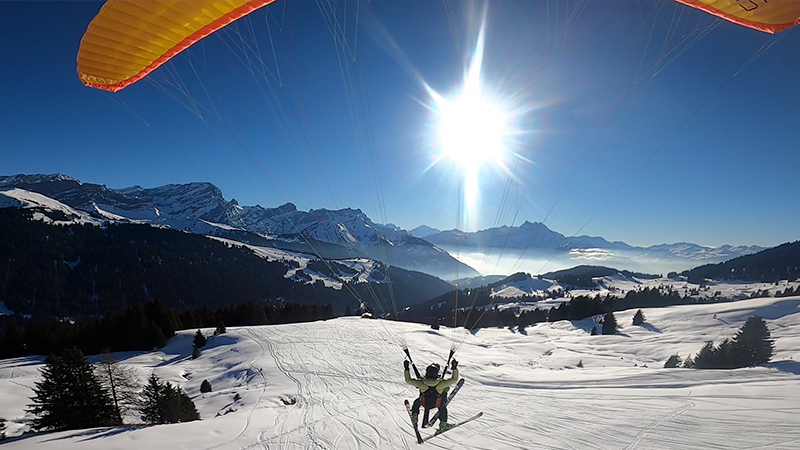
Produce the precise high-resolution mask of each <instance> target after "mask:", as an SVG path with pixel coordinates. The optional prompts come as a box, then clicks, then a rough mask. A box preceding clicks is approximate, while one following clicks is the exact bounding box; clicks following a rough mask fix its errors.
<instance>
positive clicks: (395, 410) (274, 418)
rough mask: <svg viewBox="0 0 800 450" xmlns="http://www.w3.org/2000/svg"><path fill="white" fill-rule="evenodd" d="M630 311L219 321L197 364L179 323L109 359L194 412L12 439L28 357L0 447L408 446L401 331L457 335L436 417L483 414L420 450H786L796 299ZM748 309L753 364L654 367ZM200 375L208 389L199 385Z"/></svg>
mask: <svg viewBox="0 0 800 450" xmlns="http://www.w3.org/2000/svg"><path fill="white" fill-rule="evenodd" d="M634 312H635V311H625V312H618V313H617V314H616V315H617V320H618V322H619V323H620V325H621V331H620V333H619V334H617V335H614V336H590V335H589V330H590V329H591V327H592V325H593V322H592V320H591V319H586V320H585V321H580V322H574V323H570V322H556V323H546V324H538V325H535V326H531V327H529V328H528V330H527V334H519V333H513V332H511V331H509V330H507V329H485V330H480V331H477V332H475V333H467V332H465V331H464V330H452V329H447V328H444V327H443V328H442V329H441V330H438V331H435V330H432V329H430V328H429V327H426V326H422V325H416V324H405V323H398V322H391V321H383V320H368V319H360V318H340V319H336V320H329V321H321V322H315V323H308V324H293V325H279V326H264V327H244V328H229V330H228V333H227V334H225V335H222V336H218V337H213V338H210V339H209V344H208V346H207V347H206V348H204V349H203V353H202V355H201V356H200V358H198V359H197V360H191V358H190V354H191V345H192V344H191V341H192V335H193V334H194V332H195V330H187V331H184V332H181V333H180V334H179V335H178V336H177V337H175V338H173V339H172V340H170V342H169V343H168V345H167V346H166V347H165V348H163V349H161V350H158V351H154V352H147V353H126V354H119V355H118V357H119V359H121V360H122V362H123V363H124V364H127V365H130V366H132V367H135V368H136V369H137V370H138V372H139V376H140V378H141V379H142V380H143V381H144V380H145V379H146V378H147V376H148V375H149V374H150V373H151V372H153V371H154V372H155V373H156V374H158V375H159V376H160V377H161V378H162V379H166V380H168V381H171V382H174V383H177V384H179V385H180V386H182V387H183V388H184V389H185V390H186V392H187V393H188V394H189V395H190V396H192V397H193V398H194V400H195V402H196V404H197V406H198V409H199V411H200V413H201V415H202V418H203V420H202V421H197V422H191V423H185V424H176V425H161V426H133V427H121V428H102V429H93V430H78V431H66V432H59V433H50V434H33V433H31V434H26V435H24V436H21V437H19V436H18V435H19V434H20V432H21V431H22V429H24V428H25V427H26V426H27V425H26V423H27V421H28V420H29V419H30V416H27V415H26V414H25V412H24V408H25V405H26V404H27V403H28V402H29V397H30V396H31V395H32V391H31V387H32V386H33V385H34V383H35V382H36V380H37V379H38V377H39V369H40V367H41V358H19V359H12V360H5V361H0V417H4V418H6V419H7V420H9V434H10V435H12V436H15V437H12V438H11V439H10V440H9V441H6V442H4V443H3V444H2V446H3V447H4V448H8V449H61V448H72V447H74V448H81V449H84V448H85V449H142V448H152V449H162V448H168V449H171V450H178V449H237V450H238V449H409V448H416V447H417V444H416V443H415V440H414V435H413V431H412V429H411V427H410V426H409V421H408V415H407V414H406V411H405V408H404V407H403V399H404V398H413V396H414V389H413V388H411V387H410V386H407V385H405V384H404V383H403V378H402V361H403V354H402V352H401V350H400V346H398V344H397V342H398V341H400V342H402V341H405V342H407V343H408V346H409V349H410V351H411V352H412V356H413V357H414V360H415V362H416V363H417V364H418V365H425V364H427V363H429V362H431V361H438V362H440V363H443V362H444V358H445V357H446V356H447V352H448V350H449V348H450V346H451V344H452V343H453V342H455V343H457V344H459V343H460V344H462V345H461V346H460V348H459V351H458V353H457V355H456V356H457V358H458V359H459V361H460V369H461V373H462V376H463V377H465V378H466V380H467V382H466V384H465V385H464V388H463V389H462V390H461V392H460V393H459V395H458V397H456V399H455V400H454V401H453V403H452V404H451V406H450V415H451V420H452V421H458V420H459V419H464V418H466V417H469V416H471V415H473V414H475V413H477V412H479V411H483V412H484V416H483V417H482V418H481V419H479V420H476V421H474V422H472V423H470V424H467V425H465V426H463V427H460V428H457V429H455V430H453V431H451V432H449V433H447V434H445V435H443V436H439V437H436V438H434V439H431V440H430V441H428V442H427V443H426V444H425V446H428V447H431V448H448V449H487V450H489V449H491V450H495V449H534V448H535V449H601V450H602V449H614V450H618V449H698V448H704V449H708V448H730V449H767V448H768V449H771V450H774V449H797V448H800V389H798V385H800V297H787V298H759V299H752V300H742V301H738V302H733V303H721V304H712V305H691V306H675V307H669V308H661V309H645V310H644V313H645V316H646V318H647V323H646V324H645V326H633V325H631V320H632V316H633V314H634ZM754 314H756V315H760V316H762V317H764V318H765V319H766V321H767V324H768V327H769V329H770V331H771V332H772V337H773V338H774V339H775V342H776V355H775V357H774V358H773V362H772V363H770V364H769V365H767V366H765V367H754V368H748V369H739V370H689V369H664V368H663V364H664V361H665V360H666V359H667V358H668V357H669V356H670V355H672V354H679V355H680V356H681V357H684V358H685V357H686V356H689V355H690V354H694V353H696V352H697V351H698V350H699V349H700V348H701V346H702V345H703V344H704V343H705V342H706V341H708V340H715V341H716V342H719V341H721V340H722V339H723V338H726V337H732V336H733V335H734V334H735V333H736V331H737V330H738V328H739V327H740V326H741V324H742V323H743V322H744V320H745V319H746V318H747V317H748V316H750V315H754ZM211 331H212V330H204V332H206V334H210V332H211ZM580 365H582V366H583V367H582V368H581V367H579V366H580ZM204 379H208V381H209V382H210V383H211V386H212V388H213V389H214V391H213V392H211V393H207V394H201V393H200V392H199V388H200V383H201V382H202V380H204ZM237 394H238V396H239V397H240V398H239V399H238V400H236V398H237ZM225 411H231V412H229V413H228V414H224V413H225ZM218 414H219V415H218ZM428 432H429V431H428V430H423V434H427V433H428Z"/></svg>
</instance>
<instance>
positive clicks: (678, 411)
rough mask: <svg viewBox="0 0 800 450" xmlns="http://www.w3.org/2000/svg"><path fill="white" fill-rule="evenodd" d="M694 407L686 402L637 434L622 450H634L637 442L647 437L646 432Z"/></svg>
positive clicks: (691, 403) (689, 402)
mask: <svg viewBox="0 0 800 450" xmlns="http://www.w3.org/2000/svg"><path fill="white" fill-rule="evenodd" d="M695 406H697V405H695V404H694V403H693V402H691V401H687V402H686V404H685V405H683V406H682V407H681V408H678V409H676V410H675V411H673V412H671V413H669V414H667V415H666V416H664V417H662V418H661V419H659V420H657V421H655V422H653V423H652V424H650V425H649V426H648V427H647V428H645V429H644V430H642V431H640V432H639V434H637V435H636V438H634V440H633V441H632V442H631V443H630V444H628V445H627V446H625V449H624V450H630V449H632V448H635V447H636V446H637V445H638V444H639V441H641V440H642V438H643V437H645V435H647V433H648V432H650V431H652V430H654V429H656V428H658V427H659V426H661V425H662V424H664V423H666V422H667V421H670V420H672V419H673V418H675V417H676V416H679V415H681V414H683V413H684V412H686V411H687V410H688V409H689V408H694V407H695Z"/></svg>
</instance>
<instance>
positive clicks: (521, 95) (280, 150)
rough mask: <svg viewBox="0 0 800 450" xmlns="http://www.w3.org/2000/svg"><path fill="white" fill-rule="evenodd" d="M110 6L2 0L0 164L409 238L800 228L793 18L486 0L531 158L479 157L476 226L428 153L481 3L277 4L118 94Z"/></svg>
mask: <svg viewBox="0 0 800 450" xmlns="http://www.w3.org/2000/svg"><path fill="white" fill-rule="evenodd" d="M101 4H102V3H99V2H88V1H86V2H66V1H63V2H38V1H30V2H27V1H26V2H0V13H1V14H2V16H3V17H4V18H5V24H4V25H3V27H0V45H2V48H3V59H4V64H3V70H2V71H0V77H2V80H0V99H1V100H0V161H2V163H1V164H0V174H2V175H12V174H17V173H28V174H30V173H56V172H60V173H65V174H68V175H71V176H73V177H76V178H78V179H80V180H81V181H84V182H90V183H98V184H105V185H107V186H109V187H112V188H122V187H128V186H132V185H140V186H144V187H154V186H160V185H163V184H169V183H186V182H192V181H208V182H211V183H214V184H215V185H217V186H218V187H219V188H220V189H222V191H223V194H224V196H225V197H226V198H227V199H231V198H235V199H236V200H237V201H238V202H239V203H240V204H243V205H255V204H260V205H262V206H277V205H279V204H282V203H285V202H293V203H295V204H297V206H298V207H299V208H302V209H309V208H341V207H352V208H360V209H362V210H363V211H364V212H365V213H367V214H368V215H369V216H370V217H371V218H372V219H373V220H376V221H380V222H384V221H388V222H391V223H395V224H397V225H399V226H401V227H403V228H406V229H411V228H414V227H416V226H418V225H422V224H426V225H429V226H432V227H436V228H440V229H451V228H454V227H456V226H458V227H460V228H462V229H463V228H467V229H470V230H471V231H473V230H476V229H484V228H488V227H491V226H496V225H502V224H505V225H512V224H513V225H519V224H521V223H522V222H524V221H525V220H528V221H545V223H546V225H548V226H549V227H550V228H552V229H554V230H556V231H558V232H561V233H563V234H566V235H572V234H589V235H598V236H603V237H605V238H607V239H609V240H622V241H625V242H627V243H630V244H633V245H652V244H659V243H665V242H666V243H672V242H679V241H688V242H695V243H699V244H708V245H721V244H757V245H763V246H771V245H777V244H780V243H782V242H787V241H793V240H797V239H798V238H800V229H798V226H797V225H798V224H800V208H798V207H797V193H798V192H800V177H798V176H797V168H798V167H800V151H798V150H797V147H798V145H797V143H796V139H797V124H796V122H797V118H798V117H800V101H798V100H800V88H798V87H797V81H796V80H797V77H798V74H799V73H800V59H798V58H797V54H796V49H797V48H798V47H799V46H800V31H799V30H798V29H790V30H788V31H784V32H782V33H780V34H778V35H775V36H771V35H767V34H764V33H760V32H756V31H753V30H749V29H746V28H743V27H740V26H737V25H733V24H729V23H727V22H723V21H721V20H719V19H716V18H713V17H711V16H709V15H707V14H705V13H702V12H699V11H695V10H693V9H690V8H688V7H685V6H682V5H679V4H677V3H674V2H671V1H667V0H664V1H632V0H628V1H611V0H608V1H593V2H588V4H587V5H581V2H574V1H570V2H564V1H549V2H545V1H522V0H520V1H492V2H490V3H489V5H488V8H487V10H486V11H487V13H486V17H487V21H486V43H485V44H486V50H485V56H484V61H483V76H482V81H483V83H484V85H485V86H486V87H487V88H488V89H491V90H492V91H493V92H495V93H496V95H497V96H498V97H501V98H506V99H510V100H509V101H512V102H513V104H514V105H516V106H517V107H519V108H521V109H524V110H525V113H524V114H520V115H519V116H517V117H516V121H515V123H516V129H517V130H518V131H521V133H520V134H519V135H517V136H516V137H515V139H514V148H513V149H514V150H515V151H516V152H517V153H518V154H519V155H520V156H522V157H523V158H524V159H515V160H511V159H508V160H507V161H506V167H507V168H508V169H511V170H513V173H514V177H513V179H511V178H510V176H509V174H508V173H507V172H503V171H502V170H498V169H497V168H496V167H491V166H486V167H484V169H483V171H482V173H481V178H480V180H481V181H480V197H481V203H480V209H479V214H478V215H477V219H476V220H475V221H471V222H469V223H467V221H465V220H463V219H460V218H459V211H461V212H463V207H462V206H461V201H460V200H459V193H458V187H459V185H460V183H459V181H458V180H459V176H458V175H457V170H456V168H455V166H454V165H453V164H451V163H449V162H448V161H446V160H445V161H440V162H439V163H438V164H433V161H434V160H435V158H436V156H437V154H436V149H435V148H434V145H433V139H432V137H431V135H432V134H433V133H432V127H433V126H432V123H433V122H432V114H431V112H430V111H429V110H428V109H426V108H425V107H424V106H423V105H424V104H429V103H430V101H429V97H428V94H427V93H426V90H425V89H424V87H423V84H422V83H421V81H420V80H421V79H422V80H424V81H425V82H426V83H427V84H428V85H429V86H430V87H431V88H432V89H434V90H435V91H437V92H440V93H443V94H447V93H451V92H454V91H455V90H456V87H457V86H458V85H460V83H461V82H462V81H463V73H464V70H465V68H466V66H467V63H468V62H469V60H470V59H469V55H470V54H471V52H472V50H473V49H474V45H475V42H476V36H477V29H478V28H479V24H480V20H479V18H480V16H481V14H480V13H481V11H482V7H481V4H477V3H476V4H471V3H462V2H458V1H452V0H446V1H434V0H430V1H428V0H425V1H423V0H420V1H385V2H384V1H371V2H365V1H360V2H355V1H350V2H346V3H345V2H342V1H335V2H327V1H325V2H319V4H318V3H317V2H314V1H310V0H300V1H290V2H289V1H286V2H285V1H283V0H278V1H277V2H276V3H275V4H273V5H271V6H268V7H267V8H266V9H263V10H261V11H258V12H256V13H253V14H251V15H250V16H249V18H248V19H247V20H244V21H239V22H237V23H236V24H234V25H231V26H229V27H228V29H226V31H225V32H218V33H217V35H212V36H210V37H208V38H206V39H204V40H203V41H201V43H199V44H197V45H195V46H193V47H192V48H191V49H190V50H189V51H188V52H184V53H183V54H181V55H180V56H178V57H176V58H175V59H174V60H173V62H172V63H170V64H169V65H168V66H166V67H162V68H161V69H159V70H158V71H156V72H155V73H153V74H152V75H151V76H150V80H149V81H148V80H145V81H142V82H139V83H137V84H135V85H133V86H131V87H129V88H127V89H125V90H123V91H121V92H119V93H116V94H110V93H106V92H102V91H98V90H95V89H91V88H87V87H84V86H83V85H82V84H81V82H80V81H79V80H78V77H77V75H76V63H75V60H76V55H77V51H78V47H79V45H80V40H81V36H82V35H83V33H84V31H85V29H86V27H87V25H88V23H89V21H90V20H91V19H92V17H93V16H94V15H95V14H96V13H97V11H98V10H99V8H100V6H101ZM320 4H323V5H322V9H321V7H320ZM330 5H335V7H336V8H335V10H332V9H330ZM576 5H577V6H576ZM584 6H585V7H584ZM332 17H335V18H336V21H335V22H333V23H334V26H335V27H336V30H338V31H337V36H338V38H337V39H336V40H335V39H334V37H333V36H332V34H331V32H330V29H329V26H328V24H329V23H331V18H332ZM451 19H452V20H451ZM267 24H269V25H267ZM250 30H252V32H251V31H250ZM342 36H343V37H342ZM337 42H338V45H337ZM773 44H774V45H773ZM256 45H257V46H258V47H257V51H258V53H259V54H260V55H261V58H262V59H261V60H260V61H259V60H257V59H256V58H255V56H254V53H253V51H256V50H255V48H256ZM243 46H244V47H243ZM242 48H246V49H252V50H246V51H242ZM273 49H274V50H273ZM343 49H344V50H343ZM245 55H249V58H246V57H245ZM248 64H249V65H250V67H256V68H257V69H258V70H257V71H255V72H254V73H255V75H254V74H253V73H251V72H250V71H249V70H248ZM269 73H272V74H273V75H270V74H269ZM654 73H655V74H656V75H655V76H653V74H654ZM263 74H266V75H265V76H262V75H263ZM278 74H279V75H278ZM735 74H736V76H734V75H735ZM178 83H182V86H183V87H182V88H180V89H179V88H178V87H176V86H179V85H178ZM187 104H188V105H193V104H194V105H199V106H196V108H197V110H198V111H200V115H202V119H201V118H198V116H197V115H195V114H193V113H192V112H191V111H190V108H189V107H186V106H184V105H187ZM514 161H516V162H514Z"/></svg>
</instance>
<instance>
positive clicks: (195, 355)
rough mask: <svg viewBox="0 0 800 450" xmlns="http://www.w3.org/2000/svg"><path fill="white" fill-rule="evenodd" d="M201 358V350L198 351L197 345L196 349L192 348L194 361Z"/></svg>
mask: <svg viewBox="0 0 800 450" xmlns="http://www.w3.org/2000/svg"><path fill="white" fill-rule="evenodd" d="M199 357H200V350H198V349H197V346H196V345H195V346H194V347H192V359H197V358H199Z"/></svg>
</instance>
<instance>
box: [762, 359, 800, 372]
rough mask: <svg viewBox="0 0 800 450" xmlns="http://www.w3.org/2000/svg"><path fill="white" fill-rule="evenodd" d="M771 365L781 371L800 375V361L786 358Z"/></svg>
mask: <svg viewBox="0 0 800 450" xmlns="http://www.w3.org/2000/svg"><path fill="white" fill-rule="evenodd" d="M769 366H770V367H774V368H776V369H778V370H780V371H781V372H787V373H791V374H794V375H800V362H798V361H792V360H784V361H776V362H773V363H771V364H769Z"/></svg>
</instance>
